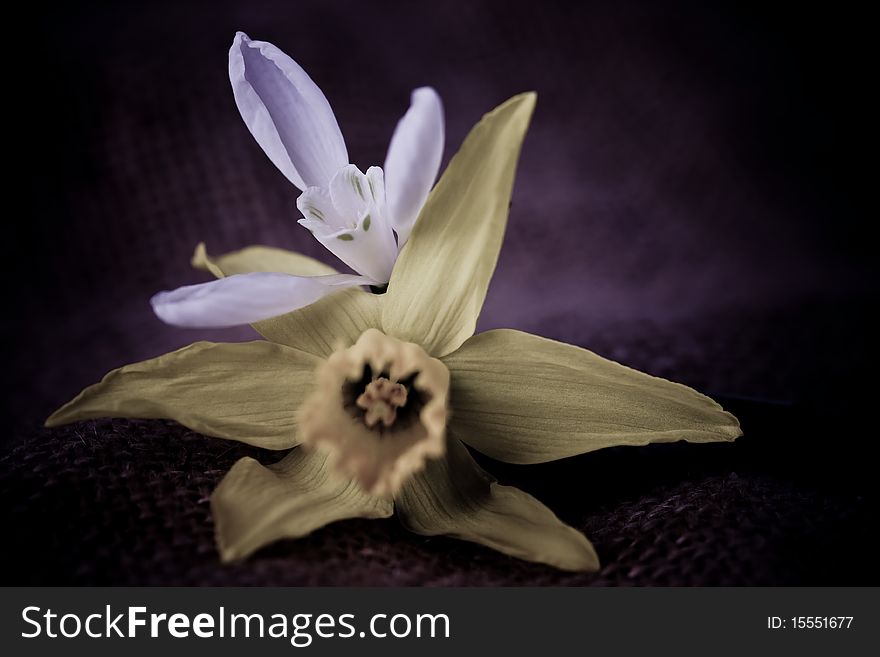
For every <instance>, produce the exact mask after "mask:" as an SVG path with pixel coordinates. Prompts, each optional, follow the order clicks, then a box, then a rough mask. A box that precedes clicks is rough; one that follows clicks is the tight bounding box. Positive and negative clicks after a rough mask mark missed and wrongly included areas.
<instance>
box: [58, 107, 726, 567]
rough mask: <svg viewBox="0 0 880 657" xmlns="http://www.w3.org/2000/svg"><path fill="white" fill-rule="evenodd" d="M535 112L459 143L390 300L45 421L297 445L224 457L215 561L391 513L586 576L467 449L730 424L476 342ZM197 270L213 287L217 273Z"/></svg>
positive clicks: (507, 452)
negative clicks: (130, 421) (280, 453)
mask: <svg viewBox="0 0 880 657" xmlns="http://www.w3.org/2000/svg"><path fill="white" fill-rule="evenodd" d="M534 103H535V96H534V94H531V93H527V94H522V95H519V96H516V97H514V98H512V99H510V100H509V101H507V102H506V103H504V104H502V105H501V106H499V107H498V108H496V109H495V110H494V111H492V112H491V113H489V114H487V115H486V116H485V117H484V118H483V119H482V121H480V123H478V124H477V126H476V127H475V128H474V129H473V130H472V131H471V133H470V134H469V136H468V137H467V139H466V140H465V142H464V143H463V145H462V147H461V149H460V150H459V152H458V153H457V154H456V156H455V157H454V158H453V160H452V162H451V163H450V165H449V167H448V169H447V170H446V172H445V173H444V174H443V177H442V178H441V180H440V182H439V183H438V184H437V186H436V187H435V189H434V190H433V191H432V192H431V195H430V197H429V198H428V201H427V203H426V205H425V207H424V210H423V211H422V214H421V217H420V219H419V221H418V223H417V224H416V225H415V227H414V229H413V231H412V235H411V238H410V240H409V242H408V243H407V245H406V247H405V248H404V249H403V250H402V251H401V253H400V257H399V259H398V261H397V264H396V265H395V267H394V271H393V272H392V275H391V280H390V282H389V285H388V289H387V292H386V293H385V294H371V293H369V292H366V291H364V290H362V289H358V288H355V289H348V290H342V291H339V292H337V293H335V294H332V295H329V296H326V297H324V298H322V299H320V300H319V301H317V302H316V303H314V304H312V305H310V306H308V307H305V308H302V309H299V310H296V311H293V312H291V313H288V314H286V315H283V316H281V317H277V318H273V319H270V320H267V321H263V322H259V323H257V324H256V328H257V329H258V330H259V331H260V333H262V335H263V336H264V337H265V340H263V341H255V342H249V343H239V344H215V343H208V342H200V343H196V344H194V345H191V346H189V347H186V348H184V349H181V350H180V351H176V352H173V353H169V354H166V355H164V356H160V357H159V358H156V359H153V360H148V361H145V362H142V363H138V364H135V365H129V366H126V367H122V368H121V369H118V370H115V371H113V372H111V373H110V374H108V375H107V376H106V377H105V378H104V380H103V381H101V382H100V383H98V384H96V385H94V386H92V387H90V388H87V389H86V390H84V391H83V392H82V393H80V395H79V396H78V397H77V398H75V399H74V400H73V401H71V402H69V403H68V404H67V405H65V406H63V407H62V408H61V409H59V410H58V411H57V412H56V413H55V414H54V415H52V416H51V417H50V418H49V419H48V421H47V425H48V426H55V425H59V424H63V423H67V422H74V421H78V420H83V419H88V418H96V417H105V416H111V417H137V418H170V419H173V420H177V421H178V422H180V423H182V424H184V425H186V426H187V427H190V428H191V429H193V430H195V431H200V432H202V433H205V434H207V435H211V436H217V437H220V438H228V439H232V440H239V441H243V442H245V443H249V444H252V445H258V446H260V447H263V448H268V449H275V450H287V449H290V448H293V449H292V450H291V451H289V453H288V454H287V455H286V456H284V457H283V458H282V459H281V460H280V461H278V462H277V463H274V464H271V465H269V466H264V465H261V464H260V463H259V462H257V461H256V460H255V459H252V458H243V459H241V460H239V461H238V462H237V463H236V464H235V465H234V466H233V467H232V469H231V470H230V472H229V473H228V474H227V475H226V476H225V478H224V479H223V480H222V482H221V483H220V485H219V486H218V488H217V489H216V491H215V492H214V493H213V495H212V498H211V503H212V509H213V515H214V520H215V526H216V537H217V543H218V547H219V551H220V554H221V557H222V559H223V560H226V561H230V560H236V559H242V558H244V557H247V556H248V555H250V554H252V553H253V552H255V551H256V550H258V549H259V548H261V547H262V546H264V545H267V544H268V543H271V542H273V541H276V540H279V539H283V538H297V537H301V536H304V535H306V534H308V533H310V532H312V531H314V530H316V529H318V528H319V527H322V526H324V525H326V524H328V523H331V522H334V521H338V520H342V519H345V518H356V517H359V518H385V517H388V516H390V515H392V513H393V514H396V515H397V517H398V518H399V519H400V520H401V522H402V523H403V524H404V525H405V526H406V527H407V528H409V529H411V530H412V531H413V532H415V533H417V534H422V535H426V536H434V535H449V536H453V537H457V538H460V539H463V540H467V541H474V542H476V543H480V544H482V545H485V546H488V547H490V548H494V549H495V550H499V551H501V552H503V553H505V554H508V555H512V556H514V557H518V558H521V559H527V560H531V561H536V562H541V563H545V564H550V565H552V566H556V567H558V568H561V569H567V570H578V571H590V570H595V569H597V568H598V565H599V562H598V558H597V556H596V553H595V551H594V549H593V547H592V546H591V544H590V542H589V541H588V540H587V539H586V537H584V535H583V534H581V533H580V532H578V531H577V530H575V529H574V528H572V527H570V526H568V525H566V524H565V523H564V522H562V521H561V520H560V519H559V518H557V517H556V516H555V515H554V514H553V512H552V511H550V509H548V508H547V507H546V506H544V505H543V504H541V503H540V502H539V501H538V500H536V499H535V498H534V497H532V496H531V495H529V494H528V493H526V492H524V491H522V490H519V489H517V488H513V487H510V486H504V485H501V484H499V483H497V482H496V481H495V479H494V478H493V477H492V476H491V475H489V474H488V473H487V472H485V471H484V470H483V469H482V468H481V467H480V466H479V465H478V464H477V463H476V462H475V460H474V459H473V457H472V456H471V454H470V452H469V450H468V449H467V447H466V446H465V444H467V445H469V446H470V447H472V448H474V449H476V450H478V451H480V452H482V453H484V454H486V455H488V456H490V457H492V458H495V459H499V460H501V461H506V462H510V463H520V464H529V463H542V462H546V461H552V460H555V459H561V458H565V457H569V456H574V455H576V454H582V453H585V452H590V451H592V450H597V449H602V448H605V447H610V446H615V445H645V444H648V443H652V442H668V441H677V440H688V441H693V442H711V441H729V440H733V439H735V438H736V437H737V436H739V435H740V429H739V423H738V422H737V420H736V418H735V417H734V416H732V415H731V414H730V413H727V412H725V411H723V410H722V409H721V407H720V406H719V405H718V404H717V403H715V402H714V401H713V400H711V399H709V398H708V397H705V396H704V395H701V394H700V393H698V392H696V391H695V390H692V389H691V388H688V387H686V386H683V385H680V384H677V383H672V382H669V381H666V380H664V379H660V378H656V377H653V376H649V375H647V374H643V373H641V372H638V371H635V370H633V369H630V368H628V367H625V366H623V365H619V364H617V363H614V362H612V361H609V360H606V359H604V358H602V357H600V356H598V355H596V354H594V353H592V352H590V351H587V350H585V349H581V348H579V347H575V346H572V345H568V344H563V343H560V342H555V341H553V340H547V339H544V338H540V337H537V336H534V335H530V334H528V333H523V332H520V331H515V330H504V329H502V330H493V331H486V332H484V333H480V334H477V335H474V329H475V326H476V321H477V316H478V314H479V312H480V309H481V306H482V304H483V300H484V298H485V295H486V290H487V288H488V285H489V279H490V277H491V276H492V272H493V270H494V268H495V263H496V260H497V258H498V253H499V249H500V247H501V242H502V237H503V233H504V228H505V225H506V222H507V210H508V203H509V200H510V194H511V188H512V185H513V179H514V170H515V166H516V161H517V159H518V155H519V150H520V146H521V143H522V140H523V138H524V136H525V132H526V128H527V126H528V122H529V120H530V117H531V114H532V111H533V107H534ZM231 262H232V264H233V265H235V264H237V262H238V261H231ZM207 264H209V265H210V267H213V268H214V269H216V270H217V273H218V274H223V273H224V272H223V271H222V269H223V263H222V262H217V261H210V262H209V263H207ZM623 474H625V473H622V475H623Z"/></svg>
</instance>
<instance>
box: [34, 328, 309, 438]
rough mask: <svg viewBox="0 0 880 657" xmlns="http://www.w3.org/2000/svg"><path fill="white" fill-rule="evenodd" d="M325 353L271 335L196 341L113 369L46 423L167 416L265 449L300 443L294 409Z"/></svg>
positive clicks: (193, 426) (213, 434)
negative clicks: (277, 341) (284, 342)
mask: <svg viewBox="0 0 880 657" xmlns="http://www.w3.org/2000/svg"><path fill="white" fill-rule="evenodd" d="M319 362H320V359H318V358H317V357H315V356H313V355H310V354H307V353H304V352H302V351H299V350H296V349H290V348H288V347H284V346H281V345H277V344H272V343H271V342H265V341H262V340H260V341H256V342H243V343H231V344H217V343H212V342H197V343H195V344H192V345H190V346H188V347H184V348H183V349H180V350H178V351H174V352H171V353H169V354H165V355H163V356H159V357H158V358H153V359H152V360H146V361H143V362H140V363H134V364H132V365H126V366H125V367H121V368H119V369H117V370H113V371H112V372H110V373H109V374H107V376H105V377H104V379H103V380H102V381H101V382H100V383H96V384H95V385H93V386H89V387H88V388H86V389H85V390H83V391H82V392H81V393H80V394H79V395H77V397H76V398H74V399H73V400H72V401H70V402H68V403H67V404H65V405H64V406H62V407H61V408H60V409H58V410H57V411H55V413H53V414H52V416H51V417H49V419H48V420H46V426H47V427H54V426H59V425H62V424H69V423H71V422H77V421H80V420H87V419H92V418H99V417H128V418H166V419H170V420H176V421H177V422H180V423H181V424H183V425H184V426H186V427H189V428H190V429H192V430H193V431H198V432H200V433H203V434H205V435H208V436H217V437H218V438H228V439H230V440H237V441H240V442H243V443H248V444H250V445H257V446H259V447H265V448H267V449H287V448H289V447H292V446H294V445H296V444H298V442H299V440H298V438H297V434H296V409H297V407H298V406H299V405H300V403H301V402H302V400H303V399H305V397H306V396H307V395H308V393H309V392H311V389H312V382H313V378H314V370H315V368H316V367H317V365H318V363H319Z"/></svg>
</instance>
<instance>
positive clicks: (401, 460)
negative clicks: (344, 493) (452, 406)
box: [298, 328, 449, 495]
mask: <svg viewBox="0 0 880 657" xmlns="http://www.w3.org/2000/svg"><path fill="white" fill-rule="evenodd" d="M316 381H317V385H316V389H315V391H314V392H313V393H312V394H311V395H310V396H309V397H308V398H307V399H306V400H305V402H304V403H303V405H302V407H301V408H300V410H299V417H298V421H299V426H300V432H301V436H302V441H303V445H305V446H307V447H308V446H311V447H315V448H317V449H321V450H323V451H326V452H327V453H329V454H330V455H331V457H332V463H333V464H334V465H335V467H336V468H337V469H338V470H339V471H341V472H342V473H343V474H345V475H347V476H348V477H351V478H353V479H355V480H356V481H357V482H358V484H360V486H361V488H363V489H364V490H365V491H367V492H368V493H371V494H373V495H390V494H394V493H396V492H397V491H398V490H400V486H401V485H402V484H403V482H404V481H406V479H407V478H408V477H409V476H410V475H411V474H413V473H414V472H417V471H418V470H421V469H422V468H423V467H424V465H425V460H426V459H428V458H439V457H440V456H443V453H444V452H445V450H446V412H447V400H448V396H449V370H448V369H446V366H445V365H443V363H442V362H440V361H439V360H437V359H436V358H431V357H430V356H428V354H427V353H425V351H424V350H423V349H422V348H421V347H419V346H418V345H416V344H412V343H411V342H401V341H400V340H396V339H395V338H392V337H389V336H387V335H384V334H383V333H381V332H380V331H378V330H376V329H372V328H371V329H367V330H366V331H364V333H363V334H362V335H361V336H360V338H359V339H358V341H357V342H356V343H355V344H354V345H353V346H351V347H349V348H347V349H344V348H343V349H337V350H336V351H335V352H333V354H331V355H330V357H329V358H328V359H327V360H326V361H325V362H324V363H322V364H321V365H320V367H319V368H318V371H317V374H316Z"/></svg>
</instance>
